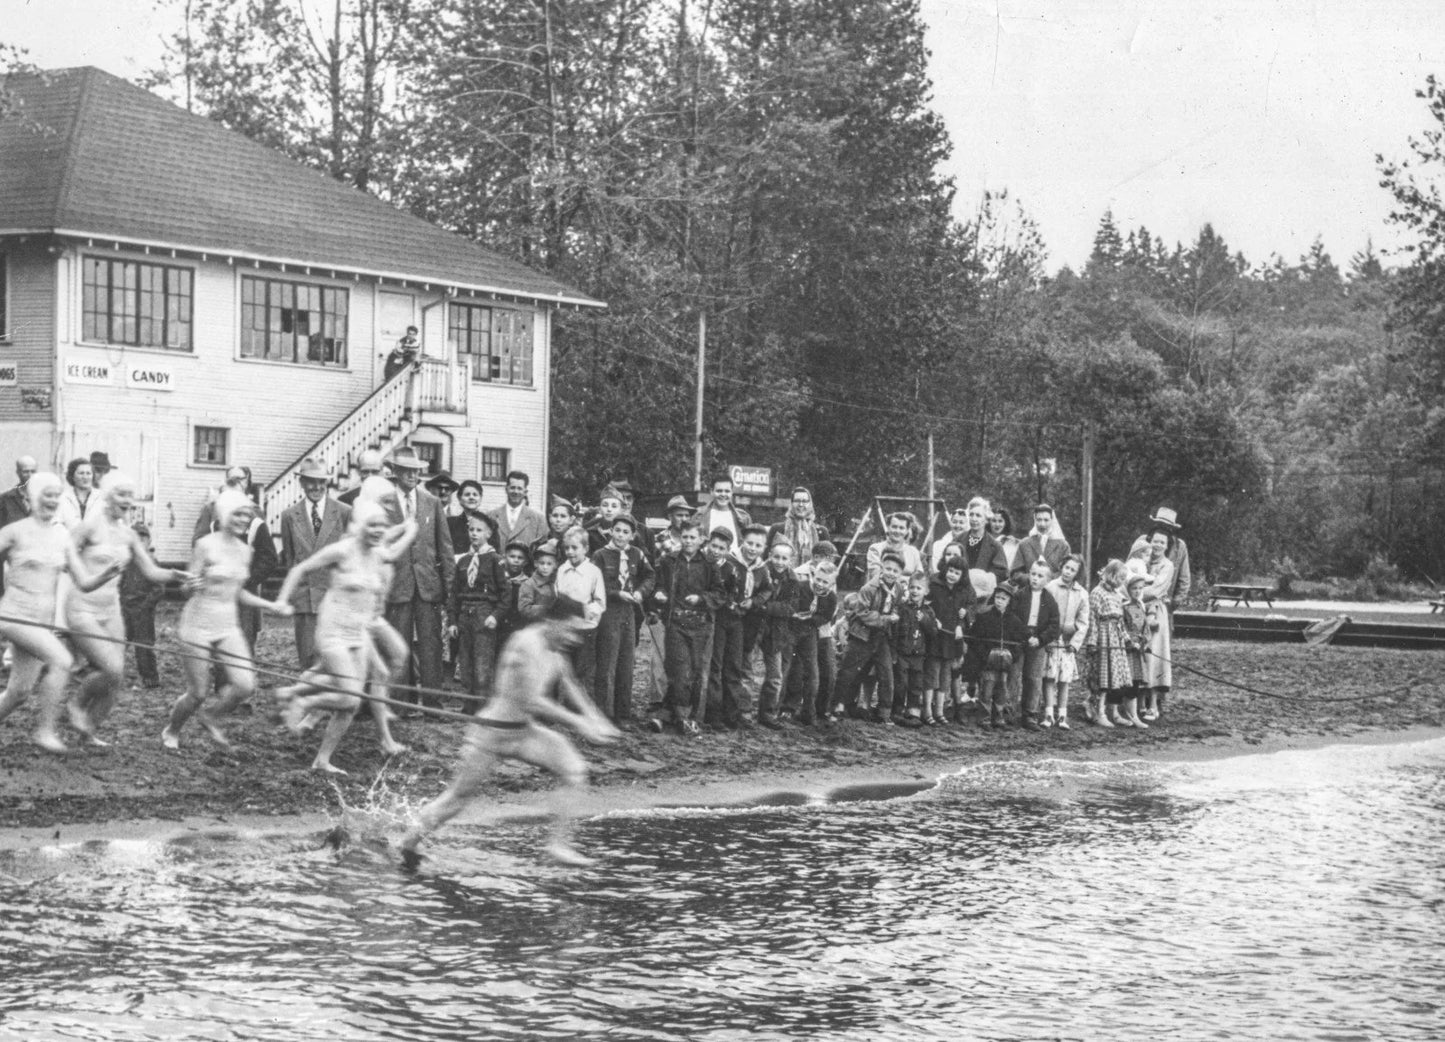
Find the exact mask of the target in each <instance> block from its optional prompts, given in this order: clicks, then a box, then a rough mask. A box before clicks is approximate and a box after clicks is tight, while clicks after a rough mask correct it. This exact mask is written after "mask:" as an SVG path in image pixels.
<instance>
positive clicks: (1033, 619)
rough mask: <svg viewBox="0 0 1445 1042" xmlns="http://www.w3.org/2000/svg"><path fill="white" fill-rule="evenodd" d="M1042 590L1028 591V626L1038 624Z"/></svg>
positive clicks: (1041, 605) (1041, 604)
mask: <svg viewBox="0 0 1445 1042" xmlns="http://www.w3.org/2000/svg"><path fill="white" fill-rule="evenodd" d="M1043 592H1044V591H1043V590H1030V591H1029V626H1030V628H1032V627H1034V626H1037V625H1038V624H1039V609H1040V608H1041V607H1043Z"/></svg>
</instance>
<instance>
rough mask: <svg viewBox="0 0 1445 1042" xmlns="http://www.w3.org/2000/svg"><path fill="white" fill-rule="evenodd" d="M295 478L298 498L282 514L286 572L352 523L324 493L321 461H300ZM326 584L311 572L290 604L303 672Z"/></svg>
mask: <svg viewBox="0 0 1445 1042" xmlns="http://www.w3.org/2000/svg"><path fill="white" fill-rule="evenodd" d="M297 477H299V478H300V480H301V492H302V496H301V499H300V501H299V502H296V503H293V504H292V505H291V506H289V507H287V508H286V509H285V510H284V511H282V512H281V567H282V569H283V570H284V571H288V572H289V571H290V570H291V569H292V568H295V567H296V566H297V565H298V564H300V563H301V562H302V561H304V560H306V558H308V557H310V556H311V555H312V554H314V553H316V552H317V551H319V550H322V549H325V548H326V547H328V546H330V545H331V544H332V543H334V542H336V541H337V540H339V539H341V538H343V537H344V536H345V535H346V526H347V524H348V523H349V522H350V520H351V508H350V507H348V506H346V505H345V504H344V503H339V502H337V501H336V500H335V499H333V498H332V497H331V496H330V495H328V494H327V489H328V487H329V485H330V483H331V475H330V474H328V473H327V471H326V468H325V467H324V466H322V464H321V461H320V460H316V459H307V460H304V461H302V463H301V468H300V470H299V472H298V473H297ZM326 583H327V576H326V573H324V572H313V573H311V574H310V575H308V576H307V579H306V582H305V583H303V584H302V586H301V588H300V589H299V590H297V592H296V596H295V598H293V600H292V602H291V605H292V607H293V608H294V609H295V610H296V614H295V615H293V616H292V617H291V623H292V630H293V633H294V634H295V637H296V661H297V662H298V663H300V665H301V668H302V669H305V668H306V667H308V666H310V665H312V663H313V661H314V659H315V657H316V612H317V611H318V610H319V608H320V607H321V598H322V597H324V596H325V595H326Z"/></svg>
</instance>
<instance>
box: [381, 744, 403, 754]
mask: <svg viewBox="0 0 1445 1042" xmlns="http://www.w3.org/2000/svg"><path fill="white" fill-rule="evenodd" d="M406 751H407V748H406V746H404V745H402V744H401V743H400V742H382V743H381V755H382V756H400V755H401V754H402V753H404V752H406Z"/></svg>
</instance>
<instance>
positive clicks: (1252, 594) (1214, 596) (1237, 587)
mask: <svg viewBox="0 0 1445 1042" xmlns="http://www.w3.org/2000/svg"><path fill="white" fill-rule="evenodd" d="M1228 600H1232V601H1234V606H1235V607H1236V608H1237V607H1239V605H1240V604H1241V603H1242V604H1243V605H1244V606H1245V607H1246V608H1252V607H1254V605H1253V604H1252V603H1251V602H1252V601H1264V603H1265V604H1267V605H1269V607H1270V608H1271V609H1273V608H1274V587H1273V586H1250V585H1249V584H1247V583H1215V584H1214V585H1213V586H1211V587H1210V588H1209V610H1210V611H1214V610H1215V609H1216V608H1218V607H1219V604H1220V602H1221V601H1228Z"/></svg>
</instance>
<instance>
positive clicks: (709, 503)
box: [697, 474, 753, 546]
mask: <svg viewBox="0 0 1445 1042" xmlns="http://www.w3.org/2000/svg"><path fill="white" fill-rule="evenodd" d="M711 487H712V498H710V499H707V500H704V501H703V502H701V503H699V504H698V505H697V523H698V527H699V528H700V529H701V530H702V531H704V532H711V531H713V530H714V529H716V528H726V529H728V530H729V531H730V532H732V534H733V545H734V546H738V545H739V544H740V543H741V542H742V538H743V529H745V528H747V527H748V525H750V524H752V520H753V519H752V518H750V517H749V516H748V512H747V511H746V510H744V509H743V508H742V507H740V506H738V505H737V504H736V503H734V502H733V479H732V478H731V477H729V476H728V475H726V474H719V475H718V476H717V477H715V478H713V480H712V486H711Z"/></svg>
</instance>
